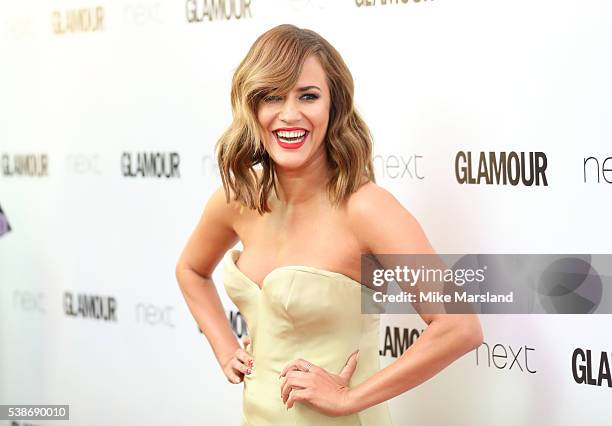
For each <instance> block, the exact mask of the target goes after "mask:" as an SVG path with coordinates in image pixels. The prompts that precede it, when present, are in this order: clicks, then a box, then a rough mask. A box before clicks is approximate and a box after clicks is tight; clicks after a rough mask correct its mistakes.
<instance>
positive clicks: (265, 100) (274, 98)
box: [263, 96, 281, 102]
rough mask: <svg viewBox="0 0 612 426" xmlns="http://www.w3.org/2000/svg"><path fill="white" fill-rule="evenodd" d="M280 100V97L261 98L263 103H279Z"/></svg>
mask: <svg viewBox="0 0 612 426" xmlns="http://www.w3.org/2000/svg"><path fill="white" fill-rule="evenodd" d="M280 99H281V97H280V96H266V97H264V98H263V101H264V102H276V101H279V100H280Z"/></svg>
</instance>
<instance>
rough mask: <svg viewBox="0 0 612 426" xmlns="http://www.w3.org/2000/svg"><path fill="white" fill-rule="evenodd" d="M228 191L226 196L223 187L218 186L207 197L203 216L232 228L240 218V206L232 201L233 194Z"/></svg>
mask: <svg viewBox="0 0 612 426" xmlns="http://www.w3.org/2000/svg"><path fill="white" fill-rule="evenodd" d="M229 191H230V192H229V196H227V195H226V193H225V190H224V189H223V185H219V187H217V189H216V190H215V191H214V192H213V193H212V195H211V196H210V197H209V199H208V201H207V203H206V207H205V208H204V215H205V216H206V217H207V218H208V219H209V220H211V221H214V222H216V223H218V224H222V225H225V226H227V227H230V228H233V227H234V223H235V221H236V220H237V219H238V218H239V217H240V214H241V210H242V206H241V205H240V203H238V202H237V201H234V200H233V197H234V194H233V192H232V191H231V189H230V190H229Z"/></svg>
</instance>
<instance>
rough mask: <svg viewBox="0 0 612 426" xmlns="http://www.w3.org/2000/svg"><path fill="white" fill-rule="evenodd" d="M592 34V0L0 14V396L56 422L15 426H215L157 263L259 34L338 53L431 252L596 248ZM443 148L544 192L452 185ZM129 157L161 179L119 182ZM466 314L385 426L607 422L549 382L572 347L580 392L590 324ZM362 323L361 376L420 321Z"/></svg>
mask: <svg viewBox="0 0 612 426" xmlns="http://www.w3.org/2000/svg"><path fill="white" fill-rule="evenodd" d="M222 4H224V5H225V7H226V11H228V12H229V14H228V15H227V16H229V18H227V17H226V15H223V12H221V15H220V16H219V15H217V12H214V10H217V7H218V6H220V5H222ZM232 7H233V9H232ZM219 10H220V9H219ZM232 10H233V11H234V12H233V14H232V13H231V12H232ZM207 11H208V12H210V13H209V14H208V15H207V14H206V13H205V12H207ZM211 11H212V12H211ZM211 14H212V15H213V16H212V19H209V16H210V15H211ZM238 18H239V19H238ZM611 20H612V4H611V3H609V2H607V1H605V0H582V1H580V2H577V1H569V0H555V1H553V0H538V1H534V2H529V3H521V2H508V1H501V0H466V1H462V2H459V1H444V0H435V1H433V0H421V1H417V0H399V1H395V0H394V1H391V0H388V1H386V2H382V1H381V0H378V1H376V0H335V1H331V0H328V1H325V0H286V1H281V0H250V1H249V0H242V1H240V0H234V1H232V0H225V1H221V0H212V1H210V0H209V1H204V0H188V1H182V2H181V1H173V2H170V1H153V0H141V1H118V0H114V1H111V0H109V1H98V2H83V1H59V0H54V1H41V0H38V1H29V2H2V4H0V54H1V56H0V57H1V59H0V61H1V62H0V64H1V66H0V77H1V78H0V208H1V211H2V212H3V215H4V219H0V225H1V226H0V231H6V230H8V226H9V225H10V231H9V232H6V233H4V235H3V236H1V237H0V309H1V312H2V317H1V318H2V321H0V404H38V403H40V404H70V408H71V413H70V414H71V421H70V422H68V421H66V422H61V421H55V422H51V421H32V422H26V421H23V422H16V423H15V425H25V424H35V425H44V424H54V425H61V424H71V425H84V426H90V425H93V426H101V425H110V424H113V425H131V424H147V425H168V424H173V425H225V424H227V425H234V424H239V420H240V410H239V409H237V407H239V405H240V401H241V391H242V385H231V384H229V383H228V382H227V380H226V379H225V377H224V376H223V374H222V372H221V371H220V369H219V368H218V366H217V364H216V360H215V358H214V356H213V354H212V351H211V349H210V347H209V346H208V344H207V342H206V340H205V338H204V336H203V335H202V334H200V333H199V331H198V329H197V326H196V324H195V322H194V320H193V319H192V317H191V316H190V313H189V311H188V309H187V307H186V305H185V302H184V300H183V298H182V295H181V293H180V291H179V288H178V285H177V283H176V281H175V278H174V266H175V264H176V261H177V259H178V256H179V254H180V251H181V250H182V248H183V246H184V244H185V242H186V240H187V238H188V236H189V234H190V232H191V231H192V230H193V227H194V226H195V224H196V222H197V220H198V218H199V215H200V213H201V210H202V208H203V206H204V203H205V202H206V200H207V199H208V197H209V196H210V194H211V193H212V191H213V190H214V189H215V188H216V187H217V186H218V185H219V184H220V179H219V176H218V172H217V169H216V166H215V164H214V152H213V147H214V144H215V142H216V140H217V138H218V137H219V136H220V134H221V132H222V131H223V130H224V129H225V128H226V126H227V125H229V123H230V119H231V110H230V103H229V92H230V82H231V76H232V73H233V71H234V69H235V68H236V66H237V65H238V63H239V62H240V60H241V59H242V58H243V56H244V55H245V54H246V52H247V50H248V48H249V46H250V45H251V43H252V42H253V41H254V40H255V38H256V37H257V36H258V35H259V34H261V33H263V32H264V31H266V30H267V29H269V28H271V27H272V26H275V25H277V24H280V23H293V24H295V25H298V26H300V27H305V28H310V29H313V30H315V31H317V32H319V33H320V34H321V35H323V36H324V37H325V38H327V39H328V40H329V41H330V42H331V43H332V44H333V45H334V46H336V48H337V49H338V50H339V52H340V53H341V54H342V55H343V57H344V59H345V61H346V62H347V64H348V66H349V68H350V69H351V71H352V73H353V77H354V79H355V84H356V93H355V98H356V104H357V107H358V109H359V110H360V111H361V112H362V114H363V116H364V118H365V119H366V121H367V123H368V124H369V126H370V127H371V129H372V132H373V134H374V138H375V147H374V154H375V156H376V157H375V165H376V175H377V180H378V184H379V185H381V186H383V187H385V188H386V189H388V190H390V191H391V192H392V193H393V194H394V195H395V196H396V197H397V198H398V199H399V200H400V201H401V202H402V203H403V205H404V206H405V207H406V208H407V209H409V210H410V211H411V212H412V213H413V214H414V215H415V216H416V217H417V218H418V219H419V221H420V222H421V223H422V225H423V227H424V229H425V230H426V232H427V234H428V236H429V238H430V240H431V241H432V243H433V245H434V247H435V248H436V250H437V251H438V252H440V253H461V252H468V253H606V252H608V253H610V252H611V250H610V248H611V244H612V232H611V231H610V229H611V222H610V211H611V209H610V208H611V207H612V201H611V200H612V198H611V196H612V185H611V184H610V182H612V159H611V160H610V161H608V162H607V163H606V162H605V160H606V158H608V157H612V120H610V117H611V116H612V77H610V76H612V47H611V46H612V45H611V44H610V40H612V27H611V26H610V22H611ZM458 151H465V152H471V153H472V158H473V159H477V158H478V156H479V153H480V152H492V151H493V152H507V153H509V152H512V151H515V152H518V153H520V152H525V153H529V152H543V153H545V155H546V158H547V169H546V178H547V185H546V186H544V185H539V186H536V185H532V186H526V185H523V184H519V185H516V186H513V185H497V184H492V185H487V184H485V183H484V182H481V184H460V183H458V181H457V179H456V177H455V157H456V155H457V152H458ZM142 153H160V154H161V156H162V157H164V158H165V159H166V160H169V159H170V157H171V156H172V157H173V158H174V159H175V160H176V161H178V166H177V170H178V173H175V175H174V176H173V177H169V178H166V177H155V176H153V177H151V176H147V177H142V176H136V177H130V176H125V174H126V172H130V170H131V171H132V172H133V170H134V168H135V167H136V162H137V159H138V156H139V155H142ZM24 156H26V157H24ZM27 156H29V157H27ZM589 157H593V159H591V160H589V161H588V162H587V167H586V170H585V165H584V164H585V159H587V158H589ZM24 161H25V163H26V165H25V166H23V165H22V164H23V163H24ZM43 163H45V164H46V169H45V164H43ZM128 163H129V164H131V166H129V165H128ZM473 168H475V169H476V170H477V169H478V164H477V163H475V165H473ZM126 169H127V170H126ZM606 170H607V171H606ZM39 174H42V176H39ZM0 218H1V216H0ZM3 221H4V223H2V222H3ZM7 224H8V225H7ZM0 233H1V232H0ZM215 281H216V282H217V286H218V289H219V292H220V294H221V296H222V300H223V302H224V305H225V307H226V309H227V312H228V319H229V318H230V316H231V317H232V318H234V320H235V316H236V315H237V312H236V307H235V306H234V305H233V304H232V302H231V301H230V300H229V298H228V297H227V295H226V294H225V291H224V289H223V286H222V283H221V281H220V273H218V271H217V272H215ZM79 295H86V296H87V297H90V298H91V297H92V296H102V297H103V299H101V300H102V305H103V306H105V307H108V306H110V304H114V305H116V309H115V316H114V319H110V320H104V319H95V318H91V317H87V318H84V317H82V316H78V315H77V316H74V315H70V312H71V310H72V308H71V307H70V306H71V304H70V303H68V302H66V301H67V300H69V299H70V298H72V299H73V300H74V301H75V302H74V304H75V305H76V300H77V299H78V297H79ZM481 320H482V323H483V327H484V332H485V343H486V345H483V346H482V347H481V348H480V349H479V352H478V353H476V352H472V353H469V354H467V355H465V356H464V357H463V358H461V359H460V360H458V361H457V362H456V363H454V364H453V365H452V366H450V367H449V368H448V369H446V370H444V371H443V372H442V373H441V374H439V375H438V376H436V377H435V378H433V379H431V380H430V381H428V382H426V383H425V384H423V385H422V386H420V387H418V388H416V389H414V390H412V391H409V392H407V393H406V394H404V395H402V396H400V397H397V398H395V399H393V400H392V401H391V402H390V407H391V410H392V415H393V420H394V424H396V425H398V426H401V425H423V426H429V425H466V426H467V425H470V426H472V425H483V426H484V425H491V424H495V425H551V426H552V425H554V426H566V425H567V426H569V425H574V424H577V423H578V422H580V424H585V425H609V424H612V414H610V410H609V407H608V406H607V405H606V403H609V401H610V397H611V396H612V387H611V386H608V385H607V382H606V380H603V382H602V384H601V385H600V386H598V385H588V384H583V383H577V382H576V381H575V380H574V378H573V375H572V354H573V352H574V350H575V349H576V348H582V349H583V350H585V351H586V350H590V351H591V352H592V354H593V359H592V366H591V368H592V370H593V374H594V375H595V376H597V372H598V371H599V366H600V359H601V358H602V357H607V359H609V360H610V362H612V341H611V338H610V327H611V325H612V320H610V317H609V316H607V315H583V316H579V315H508V316H483V317H482V318H481ZM235 324H236V328H235V331H236V332H237V334H239V335H240V334H242V333H243V332H244V325H243V324H241V323H240V320H238V321H237V322H235ZM382 324H383V327H384V328H383V329H382V330H381V363H382V365H387V364H389V363H391V362H393V361H394V360H395V359H396V357H397V356H399V354H400V353H401V352H402V350H405V349H406V347H403V348H402V347H401V343H400V342H397V341H395V340H394V339H391V342H392V345H391V346H392V348H390V347H388V346H385V345H386V343H385V341H384V339H385V335H386V334H387V333H390V334H389V335H390V336H393V335H394V332H395V331H394V330H397V331H398V332H399V334H400V335H401V334H402V333H403V332H404V330H405V329H407V331H408V332H411V331H412V330H415V329H416V330H417V331H418V332H420V331H421V330H423V329H424V328H425V324H424V323H423V321H421V319H420V318H419V317H418V316H401V317H400V316H388V317H385V318H383V320H382ZM415 333H416V332H415ZM387 343H389V342H387ZM496 345H497V346H496ZM487 347H489V348H491V350H492V351H493V352H492V353H493V354H497V357H489V356H490V354H489V353H488V350H487ZM494 347H496V349H495V350H493V348H494ZM519 349H520V352H519ZM602 352H603V353H604V355H602ZM503 353H506V354H507V356H508V358H507V359H506V358H504V357H502V356H500V354H503ZM511 353H514V354H517V353H518V356H517V358H516V360H514V356H512V355H511ZM513 360H514V361H515V362H514V363H513ZM511 363H512V364H511ZM12 424H13V423H11V422H10V421H8V420H0V425H12Z"/></svg>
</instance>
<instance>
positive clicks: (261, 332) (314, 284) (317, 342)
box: [222, 250, 392, 426]
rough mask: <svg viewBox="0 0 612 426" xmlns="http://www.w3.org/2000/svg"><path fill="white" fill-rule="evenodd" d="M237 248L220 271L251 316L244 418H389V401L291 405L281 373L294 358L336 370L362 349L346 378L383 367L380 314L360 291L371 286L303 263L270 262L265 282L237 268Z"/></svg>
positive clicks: (359, 421)
mask: <svg viewBox="0 0 612 426" xmlns="http://www.w3.org/2000/svg"><path fill="white" fill-rule="evenodd" d="M240 254H241V251H240V250H229V251H228V252H227V253H226V254H225V256H224V258H223V268H222V278H223V284H224V286H225V289H226V291H227V293H228V295H229V297H230V298H231V299H232V301H233V302H234V304H235V305H236V307H237V308H238V309H239V310H240V313H241V315H242V316H243V317H244V319H245V321H246V323H247V328H248V331H249V336H250V337H251V344H250V345H248V346H247V351H248V352H249V353H250V354H251V355H252V356H253V358H254V367H253V370H252V372H251V374H249V375H245V378H244V382H243V385H244V387H243V406H242V426H272V425H274V426H331V425H334V426H358V425H361V426H391V425H392V423H391V416H390V413H389V409H388V405H387V402H383V403H381V404H377V405H375V406H372V407H370V408H367V409H365V410H363V411H360V412H358V413H353V414H350V415H348V416H338V417H331V416H328V415H326V414H323V413H321V412H320V411H317V410H316V409H315V408H313V407H312V406H310V405H308V404H307V403H303V402H300V401H298V402H296V403H295V404H294V406H293V407H292V408H290V409H289V410H287V409H286V408H285V405H284V404H283V401H282V399H281V390H280V382H281V380H280V379H279V378H278V376H279V375H280V372H281V370H282V369H283V368H284V367H285V366H286V365H287V364H288V363H289V362H290V361H293V360H294V359H296V358H303V359H305V360H307V361H309V362H311V363H313V364H314V365H317V366H319V367H322V368H324V369H326V370H327V371H329V372H332V373H335V374H338V373H340V371H341V370H342V368H343V367H344V366H345V364H346V361H347V360H348V358H349V357H350V355H351V354H352V353H353V352H354V351H356V350H357V349H359V361H358V364H357V368H356V370H355V372H354V374H353V376H352V378H351V380H350V383H349V386H350V387H354V386H356V385H358V384H359V383H361V382H363V381H364V380H366V379H367V378H368V377H370V376H372V375H374V374H375V373H376V372H377V371H378V370H379V369H380V363H379V362H380V358H379V353H378V345H379V324H380V321H379V314H377V313H375V314H362V313H361V303H362V302H361V294H362V292H363V291H366V292H371V291H372V290H371V289H369V288H367V287H365V286H363V285H362V284H361V283H359V282H357V281H355V280H353V279H351V278H349V277H348V276H346V275H343V274H341V273H339V272H332V271H328V270H324V269H319V268H315V267H311V266H303V265H289V266H281V267H278V268H276V269H274V270H272V271H271V272H270V273H269V274H268V275H267V276H266V277H265V278H264V280H263V284H262V287H261V288H260V287H259V285H257V283H255V282H254V281H252V280H251V279H249V278H248V277H247V276H246V275H245V274H244V273H242V271H241V270H240V269H238V266H237V265H236V261H237V260H238V258H239V257H240ZM370 300H371V298H370ZM368 312H377V311H371V310H368Z"/></svg>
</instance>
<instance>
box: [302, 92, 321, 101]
mask: <svg viewBox="0 0 612 426" xmlns="http://www.w3.org/2000/svg"><path fill="white" fill-rule="evenodd" d="M302 97H303V98H304V99H306V100H307V101H314V100H316V99H319V95H315V94H313V93H306V94H305V95H304V96H302Z"/></svg>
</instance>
